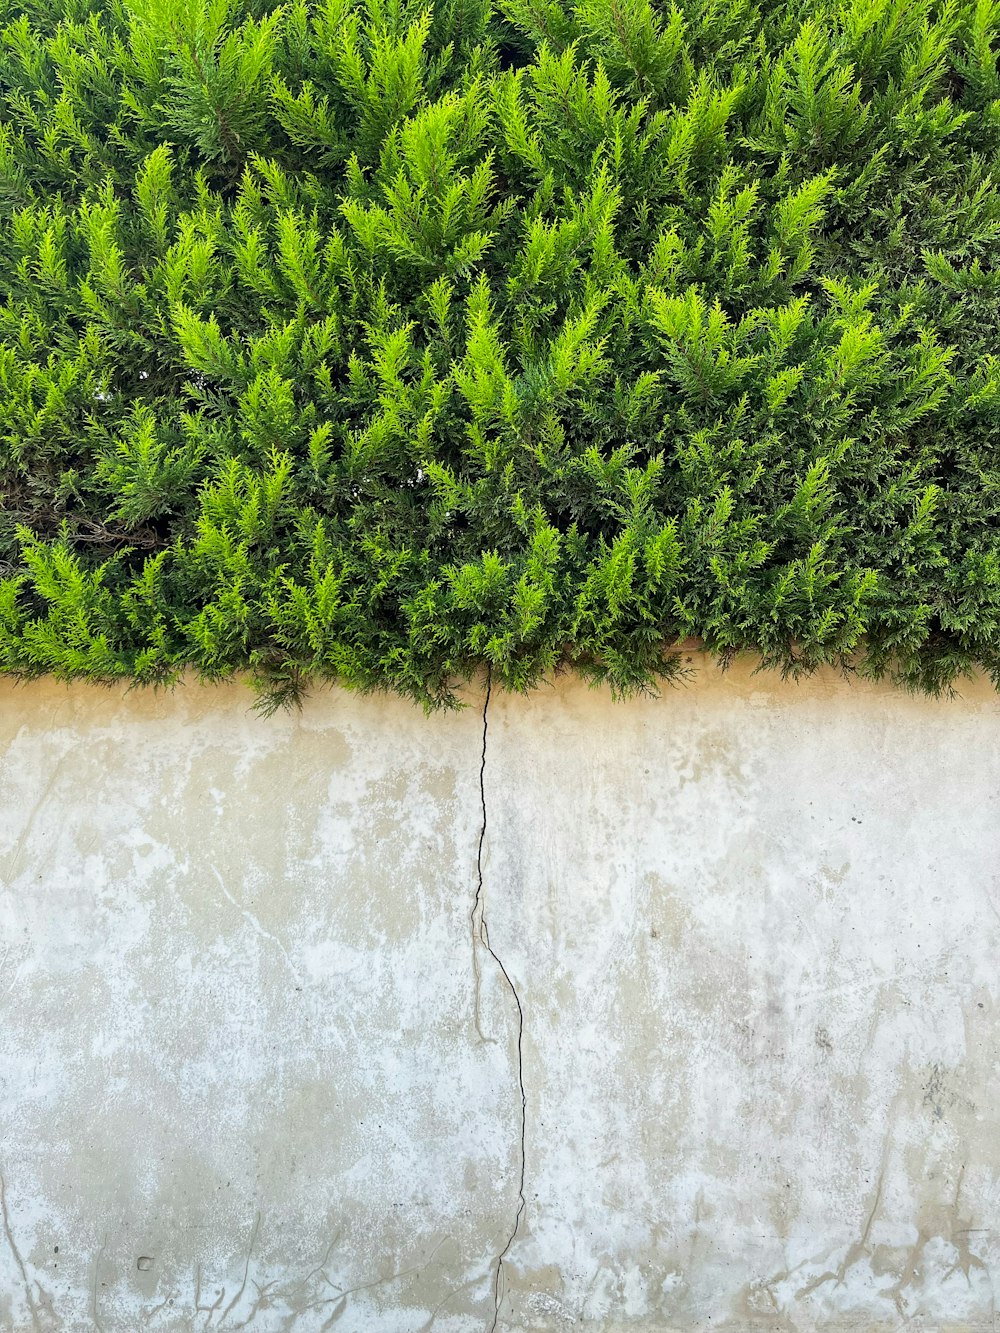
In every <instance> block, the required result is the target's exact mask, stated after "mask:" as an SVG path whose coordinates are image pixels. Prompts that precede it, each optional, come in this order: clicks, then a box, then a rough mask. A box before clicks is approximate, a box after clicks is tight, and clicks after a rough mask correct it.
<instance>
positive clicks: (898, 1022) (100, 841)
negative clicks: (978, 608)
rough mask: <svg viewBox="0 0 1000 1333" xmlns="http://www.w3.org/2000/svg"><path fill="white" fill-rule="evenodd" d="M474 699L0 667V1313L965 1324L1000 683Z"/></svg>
mask: <svg viewBox="0 0 1000 1333" xmlns="http://www.w3.org/2000/svg"><path fill="white" fill-rule="evenodd" d="M487 719H488V729H487V732H486V744H485V751H484V745H483V740H484V731H483V712H482V704H481V701H475V700H473V701H472V704H471V706H470V707H469V709H467V710H466V711H464V712H461V713H458V714H452V715H448V716H438V717H432V718H426V717H424V716H422V715H421V714H419V713H417V712H415V711H413V710H412V709H411V708H409V707H408V706H407V705H406V704H403V703H400V702H396V701H393V700H386V699H357V698H353V697H351V696H348V695H345V694H342V693H339V692H334V693H328V694H322V695H317V696H316V697H314V698H313V699H311V700H310V701H309V702H308V704H307V706H306V708H305V710H304V712H303V713H302V714H300V715H297V716H290V717H278V718H275V719H272V720H270V721H262V720H260V719H259V718H257V717H255V716H252V715H251V714H249V713H248V696H247V694H246V693H245V692H244V691H243V690H241V689H240V688H238V687H227V688H225V689H218V690H210V689H204V688H195V687H187V688H185V689H182V690H181V691H179V692H177V693H175V694H173V695H166V696H165V695H160V696H151V695H145V694H140V693H132V694H125V695H120V694H117V693H102V692H99V691H95V690H91V689H85V688H76V687H74V688H72V689H66V688H64V687H60V686H55V685H52V684H41V685H33V686H30V687H26V688H14V687H12V686H9V685H5V686H2V687H0V889H2V898H0V930H2V943H0V963H2V971H0V1009H2V1018H0V1114H2V1137H0V1188H2V1203H3V1209H2V1214H3V1215H2V1234H0V1328H2V1329H3V1330H5V1333H6V1330H16V1331H17V1333H22V1330H23V1331H24V1333H53V1331H55V1333H75V1331H76V1330H96V1333H135V1330H140V1329H152V1330H160V1331H161V1333H167V1331H173V1330H206V1329H222V1330H234V1329H239V1328H244V1329H252V1330H258V1331H259V1333H279V1331H280V1333H284V1331H286V1330H287V1331H289V1333H319V1330H324V1329H333V1328H337V1330H338V1333H348V1331H350V1333H365V1331H367V1330H375V1331H377V1333H423V1331H425V1330H431V1329H433V1330H436V1333H473V1331H475V1330H483V1333H487V1331H488V1330H490V1329H491V1328H492V1327H493V1326H494V1324H495V1326H496V1328H497V1329H498V1330H505V1331H510V1330H529V1329H530V1330H550V1331H553V1333H554V1331H555V1330H563V1329H568V1328H571V1327H574V1326H575V1327H580V1328H581V1329H584V1330H589V1331H590V1333H607V1331H609V1330H618V1329H621V1330H624V1329H628V1330H630V1333H651V1331H652V1330H663V1329H668V1328H673V1329H684V1330H692V1329H696V1328H697V1329H703V1328H704V1329H707V1328H712V1329H719V1328H723V1329H743V1328H746V1329H751V1328H752V1329H761V1330H764V1329H781V1330H800V1329H801V1330H805V1329H813V1328H816V1327H831V1328H847V1327H852V1328H865V1329H868V1328H872V1327H876V1326H886V1327H895V1328H898V1327H901V1326H903V1325H904V1324H905V1325H906V1326H907V1327H908V1328H926V1327H945V1326H947V1327H963V1328H970V1327H975V1328H990V1329H992V1328H994V1326H995V1325H994V1318H995V1316H994V1310H995V1306H994V1292H995V1289H996V1286H997V1283H998V1279H1000V1071H998V1059H997V1038H998V1033H1000V980H998V973H997V961H996V960H997V945H998V942H1000V819H998V815H1000V801H998V798H1000V704H998V701H997V699H996V697H995V696H994V695H993V694H992V693H991V692H990V691H989V689H988V688H987V687H986V686H984V685H980V684H976V685H973V686H970V687H969V688H968V689H967V690H966V691H965V693H964V696H963V698H961V699H959V700H953V701H950V702H932V701H928V700H919V699H913V698H909V697H906V696H903V695H900V694H895V693H892V692H890V691H888V690H880V689H874V688H872V687H867V686H863V685H857V684H855V685H848V684H845V683H843V682H840V681H838V680H835V679H834V678H832V677H830V678H824V679H822V680H817V681H813V682H811V683H809V684H807V685H805V686H795V685H791V684H782V683H781V682H779V681H775V680H774V679H772V678H769V677H761V676H751V675H750V673H749V671H748V670H737V671H734V672H732V673H731V674H730V675H729V676H727V677H725V678H721V677H719V676H718V674H717V673H715V672H714V671H713V670H712V669H711V668H707V667H706V668H703V669H702V670H701V671H700V672H699V674H698V676H697V677H696V679H695V681H694V683H693V684H692V685H691V686H690V687H689V688H687V689H685V690H683V691H680V692H671V693H669V694H667V695H666V696H665V697H664V698H663V699H661V700H659V701H655V700H643V701H639V702H633V703H629V704H626V705H613V704H612V703H611V702H610V700H609V699H608V698H607V697H606V696H605V695H603V694H600V693H592V692H589V691H588V690H586V689H585V688H584V687H583V686H581V685H579V684H577V683H571V682H563V683H560V684H558V685H557V686H556V687H555V688H554V689H551V690H546V691H541V692H539V693H538V694H536V695H534V696H533V697H532V698H530V699H528V700H524V699H510V698H506V697H503V696H497V695H494V696H493V698H492V700H491V702H490V704H489V708H488V710H487ZM484 753H485V767H483V757H484ZM481 776H482V782H481ZM484 809H485V833H484V824H483V817H484ZM480 842H481V847H480ZM477 978H478V980H477ZM522 1015H523V1026H522V1021H521V1020H522ZM519 1046H520V1058H519V1049H518V1048H519ZM522 1090H523V1094H524V1112H525V1115H524V1123H523V1126H522ZM522 1129H523V1133H522ZM515 1224H517V1225H516V1235H513V1238H512V1233H513V1232H514V1231H515ZM501 1256H502V1259H503V1262H502V1265H501V1266H500V1267H501V1271H500V1272H499V1281H498V1280H497V1273H498V1260H500V1258H501Z"/></svg>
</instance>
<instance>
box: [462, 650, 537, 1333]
mask: <svg viewBox="0 0 1000 1333" xmlns="http://www.w3.org/2000/svg"><path fill="white" fill-rule="evenodd" d="M492 691H493V678H492V674H491V673H489V672H487V676H486V697H485V699H484V700H483V748H482V755H481V757H480V763H479V799H480V802H481V805H482V813H483V818H482V824H481V825H480V829H479V846H478V848H477V850H476V875H477V882H476V897H475V901H474V902H473V905H472V913H471V917H470V920H471V924H472V961H473V970H474V972H475V977H476V995H475V1021H476V1031H477V1032H478V1034H479V1037H480V1039H481V1040H482V1041H495V1038H489V1037H486V1036H485V1035H484V1033H483V1030H482V1025H481V1022H480V990H481V984H482V972H481V969H480V966H479V946H480V945H482V947H483V948H484V949H485V950H486V952H487V953H488V954H489V955H490V957H491V958H492V959H493V961H494V962H495V963H496V965H497V967H498V968H499V969H500V973H501V975H502V977H503V979H504V982H505V983H506V985H507V989H508V990H509V991H510V993H511V995H512V996H513V999H514V1004H515V1006H516V1007H517V1084H518V1089H519V1091H520V1094H521V1127H520V1167H519V1178H518V1187H517V1212H516V1213H515V1215H514V1225H513V1227H512V1228H511V1231H510V1235H509V1236H508V1237H507V1242H506V1244H505V1245H504V1247H503V1249H502V1250H500V1252H499V1254H498V1255H497V1257H496V1259H495V1261H494V1262H495V1264H496V1272H495V1274H494V1277H493V1319H492V1321H491V1323H490V1325H489V1331H488V1333H495V1330H496V1327H497V1324H498V1323H499V1320H500V1306H501V1303H502V1302H503V1268H504V1262H505V1260H506V1258H507V1255H508V1254H509V1253H510V1251H511V1247H512V1246H513V1244H514V1241H515V1240H516V1239H517V1233H518V1231H519V1230H520V1227H521V1218H522V1217H523V1216H524V1210H525V1207H526V1201H525V1197H524V1174H525V1161H526V1157H525V1134H526V1126H527V1111H528V1098H527V1093H526V1092H525V1087H524V1008H523V1007H522V1005H521V997H520V995H518V993H517V987H516V986H515V985H514V983H513V981H512V980H511V977H510V973H509V972H508V971H507V969H506V967H505V966H504V964H503V960H502V959H501V958H500V956H499V954H497V953H496V952H495V950H494V949H493V947H492V945H491V944H490V932H489V927H488V926H487V924H486V902H485V898H484V894H483V844H484V842H485V841H486V827H487V822H488V814H487V808H486V747H487V738H488V734H489V709H490V695H491V694H492Z"/></svg>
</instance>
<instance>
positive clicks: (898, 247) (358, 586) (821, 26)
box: [0, 0, 1000, 706]
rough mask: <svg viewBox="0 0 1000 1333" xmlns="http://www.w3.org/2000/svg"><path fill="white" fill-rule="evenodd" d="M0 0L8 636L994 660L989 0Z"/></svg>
mask: <svg viewBox="0 0 1000 1333" xmlns="http://www.w3.org/2000/svg"><path fill="white" fill-rule="evenodd" d="M269 4H270V0H134V2H132V3H130V2H127V0H20V2H18V0H14V2H13V3H11V2H9V0H8V2H7V3H6V4H4V6H3V9H4V13H3V18H2V39H0V108H2V109H0V299H2V306H0V670H2V671H4V672H7V673H13V674H14V675H19V676H31V675H35V674H40V673H54V674H56V675H58V676H61V677H67V678H69V677H87V678H91V679H95V680H100V681H111V680H117V679H127V680H134V681H138V682H151V683H160V682H169V681H171V680H173V679H174V678H176V677H177V676H178V675H179V674H180V673H182V672H185V671H191V670H193V671H195V672H197V673H198V674H199V675H201V676H203V677H207V678H220V677H225V676H228V675H230V674H232V673H237V672H239V673H244V672H249V673H250V675H251V676H252V678H253V679H254V680H255V681H256V682H257V684H258V685H259V687H260V688H261V689H262V690H263V692H264V695H265V698H266V700H267V701H268V702H269V703H279V702H283V701H287V700H289V699H295V698H297V697H298V696H299V695H300V693H301V692H302V690H303V689H304V688H305V687H306V686H307V684H308V682H309V681H310V680H315V679H324V678H325V679H334V678H336V679H338V680H340V681H341V682H342V683H344V684H346V685H348V686H352V687H358V688H363V689H370V688H388V689H391V690H395V691H398V692H401V693H403V694H405V695H408V696H410V697H413V698H415V699H417V700H419V701H422V702H423V703H424V704H426V705H428V706H431V705H435V704H441V703H449V702H452V701H453V700H454V690H455V686H456V683H457V682H460V681H462V680H463V679H469V678H471V677H472V676H474V675H475V674H476V673H479V672H481V671H482V670H483V668H484V667H487V668H488V669H489V671H490V673H491V675H492V678H493V679H494V680H495V681H497V682H498V683H500V684H502V685H504V686H506V687H508V688H511V689H524V688H527V687H528V686H530V685H532V684H533V683H535V682H536V681H538V680H539V679H540V678H542V677H544V676H545V675H546V673H549V672H551V671H552V670H554V669H557V668H560V667H564V666H571V667H573V668H575V669H577V670H579V671H582V672H584V673H586V674H587V675H589V676H591V677H595V678H599V679H603V680H607V681H609V682H610V684H611V685H612V687H613V688H614V689H615V690H616V691H618V692H628V691H631V690H635V689H642V688H647V687H650V686H653V685H655V683H656V682H657V681H658V680H661V679H664V678H669V677H670V676H671V675H673V674H675V673H676V672H677V671H679V670H680V669H681V666H682V661H683V659H682V657H681V655H680V654H679V653H678V651H677V645H678V644H681V643H684V642H685V641H689V640H691V639H697V640H700V641H701V642H702V643H703V644H704V645H705V647H706V648H707V649H708V650H709V651H710V652H711V653H712V654H714V655H716V656H717V657H718V658H720V659H721V660H723V661H725V660H727V659H728V658H730V657H731V656H732V655H733V654H735V653H740V652H752V653H755V654H758V655H759V657H760V660H761V661H763V662H764V663H766V664H768V665H771V666H776V667H779V668H781V669H782V670H785V671H788V672H792V673H799V672H807V671H810V670H813V669H814V668H816V667H817V666H818V665H820V664H823V663H833V664H836V665H839V666H841V667H844V668H846V669H848V670H850V671H853V672H862V673H865V674H868V675H871V676H888V677H889V678H891V679H892V680H895V681H897V682H899V683H901V684H904V685H907V686H911V687H918V688H922V689H928V690H932V691H939V690H942V689H947V688H948V687H949V686H950V684H951V683H952V682H953V681H955V680H956V678H958V677H959V676H960V675H961V674H962V673H965V672H970V671H973V670H977V669H979V670H985V671H986V672H988V673H989V674H990V675H991V677H992V678H993V680H994V682H996V683H1000V527H998V519H1000V468H998V461H1000V454H998V448H1000V361H998V359H997V351H998V341H1000V334H998V321H1000V266H997V265H996V264H995V263H994V256H995V254H996V252H997V251H996V247H997V244H998V239H1000V193H998V187H997V167H998V148H1000V74H998V50H1000V0H822V2H821V0H781V2H780V3H779V2H777V0H760V2H759V3H756V4H755V3H753V2H752V0H674V3H672V4H670V5H667V4H664V3H650V0H575V3H574V0H493V2H492V3H491V2H490V0H288V2H287V3H285V4H283V5H281V6H279V7H269Z"/></svg>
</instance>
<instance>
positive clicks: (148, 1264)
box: [136, 1254, 153, 1273]
mask: <svg viewBox="0 0 1000 1333" xmlns="http://www.w3.org/2000/svg"><path fill="white" fill-rule="evenodd" d="M152 1267H153V1261H152V1259H151V1258H150V1257H149V1255H148V1254H142V1255H140V1256H139V1259H138V1261H137V1263H136V1268H138V1270H139V1272H140V1273H148V1272H149V1270H150V1269H151V1268H152Z"/></svg>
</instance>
